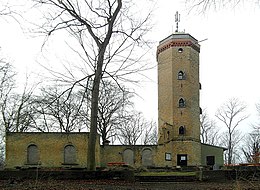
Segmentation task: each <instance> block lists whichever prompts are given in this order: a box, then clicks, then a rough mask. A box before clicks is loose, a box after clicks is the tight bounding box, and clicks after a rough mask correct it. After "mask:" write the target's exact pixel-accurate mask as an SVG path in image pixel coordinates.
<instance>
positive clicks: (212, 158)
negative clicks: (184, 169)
mask: <svg viewBox="0 0 260 190" xmlns="http://www.w3.org/2000/svg"><path fill="white" fill-rule="evenodd" d="M206 161H207V166H214V165H215V156H207V157H206Z"/></svg>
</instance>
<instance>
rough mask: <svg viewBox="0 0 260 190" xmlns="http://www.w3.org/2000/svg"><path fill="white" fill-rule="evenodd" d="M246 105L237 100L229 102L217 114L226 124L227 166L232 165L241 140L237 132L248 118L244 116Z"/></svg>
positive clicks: (233, 99)
mask: <svg viewBox="0 0 260 190" xmlns="http://www.w3.org/2000/svg"><path fill="white" fill-rule="evenodd" d="M245 110H246V105H245V104H244V103H243V102H241V101H239V100H238V99H236V98H232V99H230V100H228V101H227V102H226V103H224V104H223V106H221V107H220V108H219V109H218V110H217V112H216V115H215V116H216V117H217V118H218V119H219V121H220V122H221V123H222V124H224V127H225V128H226V130H227V131H226V132H225V135H224V140H223V141H222V142H224V143H225V145H226V146H227V149H228V150H227V164H231V163H232V160H233V155H234V154H235V150H236V146H237V143H238V142H239V141H240V140H241V138H240V135H238V134H240V132H239V131H238V130H237V128H238V126H239V125H240V124H241V122H242V121H244V120H245V119H247V118H248V116H247V115H245V114H244V112H245Z"/></svg>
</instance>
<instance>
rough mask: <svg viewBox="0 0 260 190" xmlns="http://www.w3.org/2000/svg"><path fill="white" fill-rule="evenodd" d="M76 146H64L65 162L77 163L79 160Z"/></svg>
mask: <svg viewBox="0 0 260 190" xmlns="http://www.w3.org/2000/svg"><path fill="white" fill-rule="evenodd" d="M76 154H77V153H76V148H75V147H74V146H73V145H67V146H65V147H64V164H75V163H76V162H77V157H76Z"/></svg>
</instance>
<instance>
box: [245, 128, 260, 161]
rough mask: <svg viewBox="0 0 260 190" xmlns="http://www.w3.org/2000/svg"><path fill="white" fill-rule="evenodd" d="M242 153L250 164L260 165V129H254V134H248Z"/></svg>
mask: <svg viewBox="0 0 260 190" xmlns="http://www.w3.org/2000/svg"><path fill="white" fill-rule="evenodd" d="M242 151H243V153H244V156H245V158H246V161H247V162H248V163H253V164H256V163H259V157H260V129H259V128H255V127H254V128H253V130H252V132H250V133H248V134H247V136H246V138H245V140H244V145H243V147H242Z"/></svg>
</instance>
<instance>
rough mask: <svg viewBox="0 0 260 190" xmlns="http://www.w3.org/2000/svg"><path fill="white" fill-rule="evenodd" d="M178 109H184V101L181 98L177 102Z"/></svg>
mask: <svg viewBox="0 0 260 190" xmlns="http://www.w3.org/2000/svg"><path fill="white" fill-rule="evenodd" d="M179 107H180V108H184V107H185V101H184V99H183V98H181V99H180V100H179Z"/></svg>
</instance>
